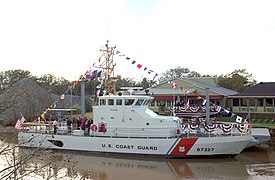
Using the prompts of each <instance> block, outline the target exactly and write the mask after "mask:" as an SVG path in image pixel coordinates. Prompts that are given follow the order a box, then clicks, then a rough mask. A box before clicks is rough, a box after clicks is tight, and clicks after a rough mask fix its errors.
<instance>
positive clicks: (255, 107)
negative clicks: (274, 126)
mask: <svg viewBox="0 0 275 180" xmlns="http://www.w3.org/2000/svg"><path fill="white" fill-rule="evenodd" d="M274 105H275V82H265V83H263V82H261V83H259V84H257V85H255V86H252V87H250V88H248V89H246V90H245V91H244V92H242V93H239V94H235V95H231V96H229V97H228V107H230V108H231V111H233V112H234V113H238V114H248V113H250V118H251V119H252V121H259V122H274V119H275V108H274Z"/></svg>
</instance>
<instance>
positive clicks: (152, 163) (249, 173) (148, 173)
mask: <svg viewBox="0 0 275 180" xmlns="http://www.w3.org/2000/svg"><path fill="white" fill-rule="evenodd" d="M3 147H11V148H10V149H13V148H12V147H14V150H13V151H10V152H9V153H6V154H5V155H4V154H0V177H1V178H2V177H3V176H2V175H3V174H4V173H1V171H2V170H3V169H4V168H6V167H8V166H12V165H13V164H18V166H17V167H16V168H11V170H9V171H8V173H13V170H16V171H14V172H16V173H14V175H17V177H23V178H27V179H99V180H109V179H112V180H113V179H127V180H134V179H139V180H140V179H150V180H154V179H158V180H162V179H165V180H166V179H234V180H235V179H263V178H264V179H272V178H273V177H274V175H275V144H274V142H272V143H268V144H265V145H262V146H261V147H255V148H250V149H248V150H245V151H243V152H242V153H241V154H240V155H238V156H237V157H236V158H235V159H155V158H151V159H149V158H143V157H119V156H110V155H108V156H107V155H102V154H87V153H79V152H78V153H75V152H73V153H72V152H68V151H51V150H42V149H41V150H39V149H26V148H17V147H16V143H11V142H10V141H6V140H5V141H2V140H1V141H0V151H1V150H2V148H3ZM12 153H13V154H12ZM14 162H15V163H14ZM11 177H13V176H11ZM3 179H7V178H3Z"/></svg>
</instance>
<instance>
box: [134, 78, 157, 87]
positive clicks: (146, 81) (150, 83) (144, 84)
mask: <svg viewBox="0 0 275 180" xmlns="http://www.w3.org/2000/svg"><path fill="white" fill-rule="evenodd" d="M156 84H157V82H156V81H153V80H149V79H147V78H143V79H142V80H141V81H139V82H137V83H136V86H140V87H142V88H143V89H146V88H149V87H152V86H154V85H156Z"/></svg>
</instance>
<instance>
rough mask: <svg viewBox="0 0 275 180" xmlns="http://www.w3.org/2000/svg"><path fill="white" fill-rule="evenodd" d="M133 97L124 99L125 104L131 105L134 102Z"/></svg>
mask: <svg viewBox="0 0 275 180" xmlns="http://www.w3.org/2000/svg"><path fill="white" fill-rule="evenodd" d="M134 101H135V99H125V105H126V106H131V105H132V104H133V103H134Z"/></svg>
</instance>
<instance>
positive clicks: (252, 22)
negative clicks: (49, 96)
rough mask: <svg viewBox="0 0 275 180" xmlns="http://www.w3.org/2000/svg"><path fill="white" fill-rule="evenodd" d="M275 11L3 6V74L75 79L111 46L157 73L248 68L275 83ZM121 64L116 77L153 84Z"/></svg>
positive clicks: (246, 5) (252, 6)
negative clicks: (22, 72) (103, 48)
mask: <svg viewBox="0 0 275 180" xmlns="http://www.w3.org/2000/svg"><path fill="white" fill-rule="evenodd" d="M274 9H275V1H273V0H270V1H265V0H259V1H254V0H228V1H225V0H224V1H223V0H207V1H206V0H192V1H190V0H188V1H185V0H109V1H107V0H94V1H93V0H89V1H84V0H81V1H79V0H78V1H76V0H75V1H72V0H45V1H40V0H1V1H0V60H1V65H0V71H5V70H11V69H23V70H29V71H30V72H31V73H32V74H33V75H36V76H40V75H43V74H48V73H51V74H54V75H55V76H58V77H61V76H63V77H64V78H66V79H70V80H77V79H78V77H79V75H81V74H83V73H85V72H86V70H87V69H88V68H89V67H91V66H92V63H94V62H95V61H96V60H97V59H98V58H99V56H100V55H101V53H100V51H99V49H100V46H102V45H104V44H105V43H106V40H107V39H108V40H110V44H112V45H116V47H117V50H119V51H121V52H122V53H124V54H125V55H126V56H128V57H131V58H132V59H134V60H136V62H137V63H139V64H142V65H143V67H148V69H151V70H153V71H154V73H159V74H160V73H163V72H165V71H166V70H169V69H171V68H175V67H177V66H181V67H185V68H189V69H190V70H192V71H197V72H199V73H200V74H202V75H203V74H211V75H221V74H227V73H231V72H232V71H233V70H235V69H246V70H247V71H248V72H249V73H252V75H253V78H254V79H256V80H257V81H258V82H261V81H263V82H275V76H274V75H273V72H274V67H273V66H274V64H275V61H274V59H275V10H274ZM115 61H116V62H117V69H116V74H119V75H122V76H123V77H135V78H137V79H138V78H140V77H142V76H143V77H147V78H153V73H152V74H148V73H147V72H146V71H143V70H141V69H138V68H137V67H136V64H134V65H133V64H131V62H129V61H127V60H125V57H119V56H115Z"/></svg>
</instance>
